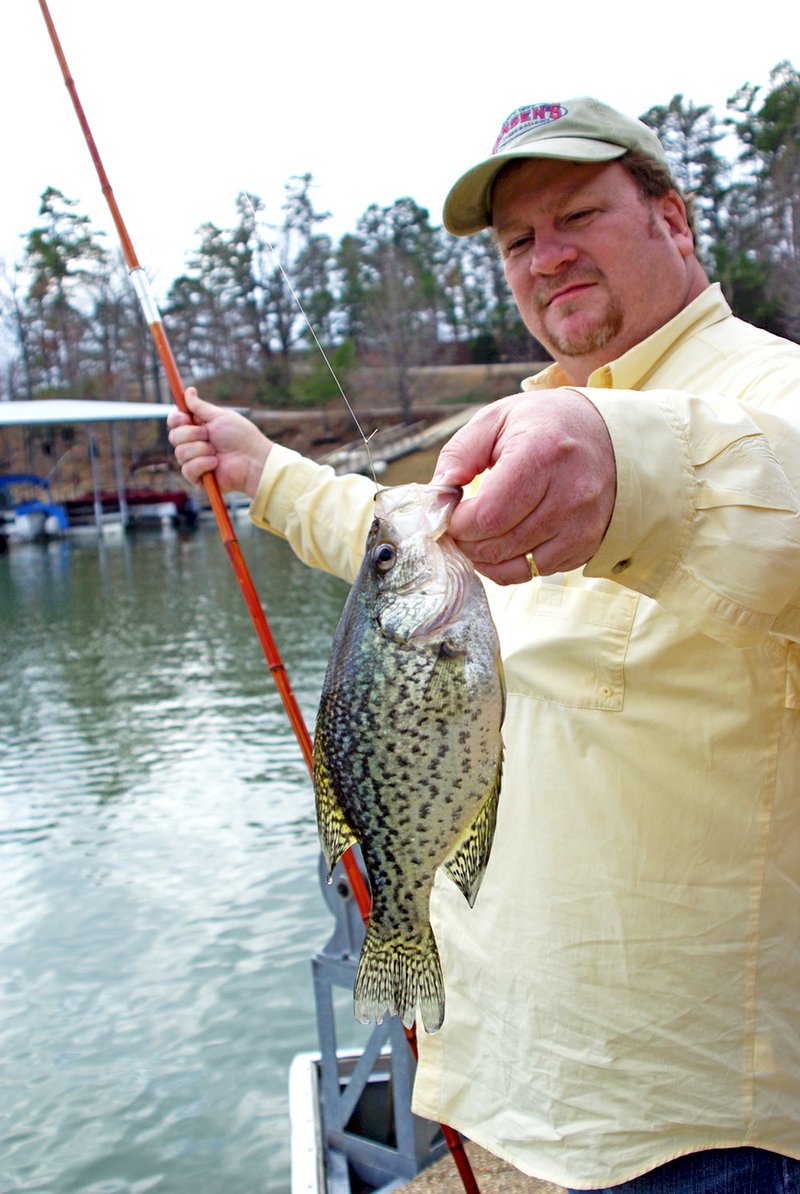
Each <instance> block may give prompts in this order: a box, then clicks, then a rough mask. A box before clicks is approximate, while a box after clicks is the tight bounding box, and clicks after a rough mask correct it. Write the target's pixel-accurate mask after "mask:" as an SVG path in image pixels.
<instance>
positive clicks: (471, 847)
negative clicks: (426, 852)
mask: <svg viewBox="0 0 800 1194" xmlns="http://www.w3.org/2000/svg"><path fill="white" fill-rule="evenodd" d="M502 770H503V765H502V757H501V759H500V760H498V764H497V771H496V773H495V777H494V782H493V784H492V787H491V789H490V790H489V793H488V795H487V797H486V799H485V800H484V802H483V804H482V805H481V808H480V811H479V812H478V815H477V817H476V818H475V820H474V821H473V822H472V825H471V826H470V827H469V829H468V830H467V833H466V835H465V836H464V837H463V838H462V839H461V841H460V842H459V843H458V845H457V846H456V848H455V850H453V853H452V854H451V855H450V857H449V858H446V859H445V861H444V864H443V865H444V869H445V870H446V871H447V873H448V875H449V876H450V878H451V879H452V880H453V882H454V883H455V885H456V887H458V888H459V889H460V890H461V891H462V892H463V894H464V898H465V899H466V900H467V903H468V904H469V906H470V908H471V907H472V906H473V904H474V903H475V897H476V896H477V894H478V890H479V888H480V885H481V881H482V880H483V873H484V871H485V870H486V864H487V863H488V861H489V854H490V853H491V849H492V839H493V838H494V828H495V825H496V824H497V801H498V797H499V795H500V779H501V775H502Z"/></svg>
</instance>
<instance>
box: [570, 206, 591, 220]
mask: <svg viewBox="0 0 800 1194" xmlns="http://www.w3.org/2000/svg"><path fill="white" fill-rule="evenodd" d="M594 211H595V209H594V208H593V207H584V208H581V210H580V211H573V212H570V214H569V215H568V216H567V221H568V222H569V221H570V220H571V221H573V222H577V221H578V220H584V219H586V217H587V216H591V215H593V214H594Z"/></svg>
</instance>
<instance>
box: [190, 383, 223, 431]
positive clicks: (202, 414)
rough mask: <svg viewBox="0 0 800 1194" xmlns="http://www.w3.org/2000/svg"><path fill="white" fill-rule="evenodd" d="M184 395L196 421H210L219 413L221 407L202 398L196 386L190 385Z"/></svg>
mask: <svg viewBox="0 0 800 1194" xmlns="http://www.w3.org/2000/svg"><path fill="white" fill-rule="evenodd" d="M183 397H184V400H185V402H186V405H187V407H188V408H189V413H190V414H191V416H192V418H193V419H194V421H195V423H210V422H211V420H212V419H214V418H216V416H217V415H218V414H219V407H218V406H214V405H212V403H210V402H206V401H205V400H204V399H203V398H201V397H200V395H199V394H198V392H197V390H196V389H195V388H194V386H189V387H188V389H186V390H185V391H184V394H183Z"/></svg>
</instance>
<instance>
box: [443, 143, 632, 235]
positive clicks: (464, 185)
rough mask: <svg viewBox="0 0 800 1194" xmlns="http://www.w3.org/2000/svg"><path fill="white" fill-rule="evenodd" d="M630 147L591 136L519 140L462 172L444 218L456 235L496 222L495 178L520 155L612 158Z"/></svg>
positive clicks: (446, 203)
mask: <svg viewBox="0 0 800 1194" xmlns="http://www.w3.org/2000/svg"><path fill="white" fill-rule="evenodd" d="M627 152H628V150H627V149H626V148H625V147H624V146H622V145H611V144H609V142H608V141H593V140H591V139H590V138H588V137H548V138H546V139H544V138H543V139H542V140H541V141H540V142H538V143H536V142H533V143H532V144H531V143H529V144H527V145H525V144H520V143H517V144H516V145H515V146H514V147H513V149H512V148H509V149H508V150H507V152H505V153H503V152H502V151H501V152H500V153H497V154H494V155H493V156H492V157H490V158H487V159H486V161H484V162H480V163H479V165H477V166H473V168H472V169H471V170H468V171H467V172H466V174H462V175H461V178H459V180H458V182H456V183H455V185H454V186H453V187H451V189H450V192H449V194H448V196H447V198H446V199H445V201H444V209H443V213H442V220H443V222H444V226H445V228H446V229H447V231H448V232H452V233H453V235H454V236H469V235H470V234H471V233H473V232H480V231H481V229H482V228H489V227H490V226H491V223H492V217H491V195H492V184H493V183H494V180H495V178H496V177H497V175H498V174H499V173H500V171H501V170H502V169H503V167H504V166H507V165H508V163H509V162H512V161H514V160H519V159H520V158H555V159H556V160H558V161H567V162H612V161H614V159H615V158H620V157H622V155H623V154H625V153H627Z"/></svg>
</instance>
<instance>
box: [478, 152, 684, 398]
mask: <svg viewBox="0 0 800 1194" xmlns="http://www.w3.org/2000/svg"><path fill="white" fill-rule="evenodd" d="M492 226H493V229H494V233H495V236H496V238H497V242H498V245H499V247H500V252H501V255H502V258H503V265H504V268H505V273H506V278H507V279H508V283H509V285H510V287H511V290H512V291H513V294H514V298H515V300H516V303H517V306H518V308H519V311H520V314H521V316H522V318H523V320H524V321H525V324H526V326H527V327H528V329H529V330H530V331H531V332H532V333H533V335H534V336H535V337H536V338H537V340H539V341H540V342H541V343H542V344H543V345H544V346H545V348H547V349H548V350H549V351H550V352H551V353H552V355H553V356H554V357H555V359H556V360H557V361H558V362H559V363H560V364H561V365H562V367H563V368H564V370H565V372H566V373H567V375H568V376H569V377H570V379H571V380H573V381H575V382H576V383H577V382H580V381H584V380H585V379H586V377H588V375H589V373H591V372H592V370H593V369H596V368H597V367H598V366H599V365H602V364H605V363H606V362H607V361H610V360H613V359H614V358H615V357H618V356H619V355H620V354H621V353H623V352H625V351H626V350H627V349H628V348H631V347H632V346H633V345H634V344H638V343H639V342H640V341H641V340H643V339H645V337H646V336H649V335H650V334H651V333H652V332H654V331H655V330H656V329H657V328H659V327H661V326H662V324H664V323H665V322H667V320H669V319H671V318H672V317H673V315H676V314H677V312H678V311H680V310H681V308H682V307H684V306H685V305H686V303H687V302H689V301H690V300H691V299H692V298H694V297H695V295H696V294H698V293H699V292H700V290H702V289H703V287H704V286H705V285H706V284H707V283H706V280H705V276H704V275H703V274H702V270H701V269H700V267H699V263H698V262H697V260H696V258H694V256H693V244H692V237H691V233H690V232H689V229H688V226H687V224H686V219H685V213H684V209H683V205H682V204H681V202H680V200H679V199H678V197H677V196H676V195H674V194H673V193H670V194H669V195H665V196H661V197H659V198H656V199H644V198H642V196H641V195H640V193H639V190H638V188H637V186H636V184H635V182H634V181H633V179H632V178H631V177H630V176H629V175H628V174H627V173H626V171H625V170H624V168H623V167H622V166H621V165H620V164H619V163H618V162H611V163H602V164H598V165H595V164H586V163H582V162H563V161H551V160H546V161H538V162H534V161H520V162H517V163H514V164H513V165H511V166H509V167H507V168H506V169H505V170H504V171H503V173H502V174H501V175H500V177H499V179H498V181H497V183H496V186H495V189H494V193H493V197H492ZM698 274H699V276H700V277H701V278H702V284H700V283H699V281H698Z"/></svg>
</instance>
